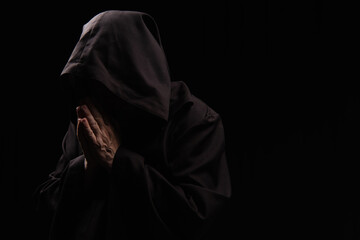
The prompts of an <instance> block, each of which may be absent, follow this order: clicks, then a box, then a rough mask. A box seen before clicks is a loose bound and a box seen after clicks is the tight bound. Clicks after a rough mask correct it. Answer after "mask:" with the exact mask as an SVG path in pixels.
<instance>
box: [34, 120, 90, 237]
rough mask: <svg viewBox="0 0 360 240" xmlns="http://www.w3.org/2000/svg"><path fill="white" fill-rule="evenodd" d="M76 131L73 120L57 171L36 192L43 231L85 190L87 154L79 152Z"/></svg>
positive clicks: (63, 145) (64, 140)
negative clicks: (85, 161) (75, 136)
mask: <svg viewBox="0 0 360 240" xmlns="http://www.w3.org/2000/svg"><path fill="white" fill-rule="evenodd" d="M74 134H75V127H74V125H73V124H72V123H70V125H69V128H68V131H67V133H66V134H65V136H64V139H63V143H62V150H63V153H62V155H61V157H60V159H59V161H58V163H57V165H56V169H55V171H53V172H52V173H50V174H49V176H48V179H47V180H46V181H45V182H44V183H42V184H41V185H40V186H39V187H38V188H37V189H36V191H35V193H34V198H35V203H36V211H37V216H38V219H37V220H38V223H39V225H40V226H41V229H42V230H41V231H44V229H50V228H51V224H52V222H53V219H54V216H55V215H56V214H58V212H60V211H62V210H63V209H62V208H63V207H62V206H65V205H66V204H67V203H68V202H70V201H73V200H74V199H79V196H80V195H81V194H82V192H83V189H84V180H83V179H84V174H85V168H84V155H79V145H78V144H77V142H76V139H74V138H73V135H74ZM70 206H71V205H70ZM66 207H68V206H66ZM59 209H60V210H59ZM67 212H68V211H67ZM53 225H54V224H53ZM39 231H40V230H39ZM43 234H46V233H43Z"/></svg>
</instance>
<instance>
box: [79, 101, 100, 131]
mask: <svg viewBox="0 0 360 240" xmlns="http://www.w3.org/2000/svg"><path fill="white" fill-rule="evenodd" d="M76 112H77V115H78V118H80V119H87V122H88V125H89V126H90V128H91V129H92V131H93V133H94V134H95V136H98V137H99V136H101V130H100V127H99V124H98V122H97V121H96V120H95V118H94V116H93V115H92V113H91V111H90V109H89V108H88V106H87V105H81V106H78V107H77V108H76Z"/></svg>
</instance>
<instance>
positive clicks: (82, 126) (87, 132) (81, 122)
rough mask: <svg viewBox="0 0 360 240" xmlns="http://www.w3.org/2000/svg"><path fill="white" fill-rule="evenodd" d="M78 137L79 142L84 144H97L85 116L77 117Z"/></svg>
mask: <svg viewBox="0 0 360 240" xmlns="http://www.w3.org/2000/svg"><path fill="white" fill-rule="evenodd" d="M78 138H79V141H80V143H81V144H84V145H87V146H88V145H89V144H93V145H97V141H96V136H95V134H94V132H93V131H92V129H91V127H90V125H89V123H88V121H87V119H86V118H79V119H78Z"/></svg>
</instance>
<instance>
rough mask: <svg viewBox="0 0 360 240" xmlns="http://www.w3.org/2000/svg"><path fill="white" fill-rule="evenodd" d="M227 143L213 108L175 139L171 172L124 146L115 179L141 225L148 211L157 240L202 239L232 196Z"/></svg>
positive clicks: (116, 162)
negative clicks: (142, 216)
mask: <svg viewBox="0 0 360 240" xmlns="http://www.w3.org/2000/svg"><path fill="white" fill-rule="evenodd" d="M224 144H225V143H224V130H223V125H222V121H221V118H220V116H219V115H217V114H216V113H215V112H214V111H212V110H211V109H208V112H207V114H205V116H204V117H203V118H202V119H201V121H199V122H197V123H195V124H192V125H191V126H190V127H188V128H187V129H186V130H184V131H182V134H181V135H180V136H178V137H177V138H176V139H174V140H173V141H172V144H171V145H172V146H171V147H169V152H168V154H167V165H168V167H167V168H168V170H167V171H166V173H165V172H163V171H159V170H158V169H156V168H154V167H153V166H151V165H149V164H147V161H146V159H144V157H143V156H141V155H139V154H137V153H135V152H133V151H131V150H129V149H126V148H124V147H120V148H119V149H118V151H117V153H116V155H115V158H114V163H113V167H112V177H113V179H114V181H115V182H116V185H117V187H118V188H119V189H121V190H122V193H121V194H122V198H127V199H128V202H127V204H126V206H127V212H128V213H129V215H133V216H135V217H134V218H135V219H137V221H139V219H138V218H137V217H136V212H137V211H138V210H139V209H141V211H142V212H143V211H145V212H147V213H148V215H147V221H148V224H147V225H148V226H150V231H152V232H153V234H154V236H156V237H157V239H198V237H200V236H201V235H202V234H203V233H204V231H205V230H206V228H207V227H209V226H211V225H209V224H210V223H211V221H212V220H213V219H214V217H215V216H216V214H217V213H218V211H219V210H220V209H221V208H222V206H223V205H224V203H225V202H226V201H227V199H228V198H229V197H230V195H231V186H230V177H229V173H228V167H227V160H226V154H225V146H224ZM143 206H146V209H144V208H143ZM130 213H131V214H130ZM141 220H142V221H144V219H141Z"/></svg>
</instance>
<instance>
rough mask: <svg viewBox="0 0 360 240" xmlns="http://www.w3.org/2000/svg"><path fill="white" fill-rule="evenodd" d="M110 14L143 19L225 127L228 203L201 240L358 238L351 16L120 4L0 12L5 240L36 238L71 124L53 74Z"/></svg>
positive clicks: (266, 6) (232, 6)
mask: <svg viewBox="0 0 360 240" xmlns="http://www.w3.org/2000/svg"><path fill="white" fill-rule="evenodd" d="M90 2H91V3H90ZM110 9H119V10H137V11H144V12H147V13H149V14H150V15H152V16H153V17H154V18H155V20H156V22H157V23H158V26H159V29H160V32H161V36H162V40H163V45H164V49H165V52H166V54H167V57H168V61H169V65H170V69H171V72H172V76H173V80H181V81H185V82H186V83H187V84H188V86H189V87H190V89H191V91H192V93H193V94H194V95H196V96H198V97H199V98H201V99H203V100H204V101H205V102H207V103H208V104H209V105H210V106H211V107H212V108H213V109H215V110H216V111H217V112H218V113H220V115H221V116H222V119H223V123H224V127H225V133H226V144H227V153H228V159H229V166H230V170H231V178H232V184H233V196H232V199H231V201H230V203H229V205H228V206H227V207H226V209H225V211H224V213H223V214H222V215H221V216H220V218H219V220H218V221H217V222H216V224H215V227H214V228H213V229H212V230H211V232H210V233H209V236H208V237H207V238H206V239H263V238H270V237H274V238H276V239H279V238H280V239H297V238H301V239H329V238H331V239H359V237H360V232H359V231H360V230H359V222H360V218H359V212H360V210H359V202H360V201H359V198H358V197H357V192H358V191H359V182H360V181H359V163H358V162H359V159H360V157H359V146H360V145H359V144H360V141H359V133H360V131H359V130H360V129H359V94H358V92H359V91H358V89H357V88H355V86H356V85H355V84H356V81H358V76H357V74H355V73H356V72H355V66H356V65H355V60H354V58H355V57H357V54H356V53H355V48H354V46H355V42H356V41H355V36H356V32H357V31H358V27H356V24H355V16H356V14H355V13H354V12H355V8H354V7H353V6H350V5H346V4H345V3H342V4H340V3H333V2H331V1H296V2H295V1H269V2H266V1H263V2H260V1H232V2H231V3H230V1H228V2H227V1H220V2H213V3H210V2H208V1H206V2H205V1H204V2H199V1H198V2H195V1H188V2H186V1H163V2H159V1H143V2H140V1H121V0H119V1H113V2H111V3H106V2H104V1H100V2H94V1H88V2H84V3H81V2H77V3H76V4H75V5H74V3H72V4H71V3H67V2H65V1H64V2H53V1H50V2H48V3H46V4H39V5H36V4H34V3H31V4H30V3H27V4H23V3H22V4H20V3H17V2H13V3H11V4H9V5H8V6H6V7H3V16H2V17H1V18H2V30H1V31H2V35H1V38H2V58H3V59H2V60H3V61H2V79H1V93H2V94H1V104H2V111H3V113H4V114H2V117H1V123H2V126H1V128H2V130H1V169H0V170H1V184H0V186H1V217H2V218H3V220H2V221H1V235H2V236H1V238H2V239H20V238H21V237H23V236H26V237H27V238H33V237H35V239H36V235H35V231H34V230H33V229H35V227H36V226H35V221H34V219H33V210H32V207H33V205H32V204H33V203H32V198H31V197H32V193H33V192H34V190H35V188H36V187H37V186H38V185H39V184H40V183H41V182H43V181H44V180H45V179H46V177H47V175H48V174H49V173H50V172H51V171H52V170H53V169H54V166H55V164H56V161H57V160H58V158H59V156H60V154H61V141H62V137H63V135H64V133H65V131H66V128H67V123H68V122H67V121H68V116H67V109H66V106H65V104H64V96H63V92H62V90H61V84H60V83H59V81H58V76H59V74H60V72H61V70H62V68H63V67H64V65H65V63H66V62H67V60H68V57H69V56H70V53H71V51H72V49H73V47H74V46H75V44H76V42H77V40H78V38H79V36H80V33H81V28H82V25H83V24H85V23H86V22H87V21H88V20H89V19H91V17H93V16H94V15H95V14H97V13H99V12H101V11H104V10H110ZM7 234H10V235H7ZM3 236H11V237H5V238H3Z"/></svg>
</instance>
